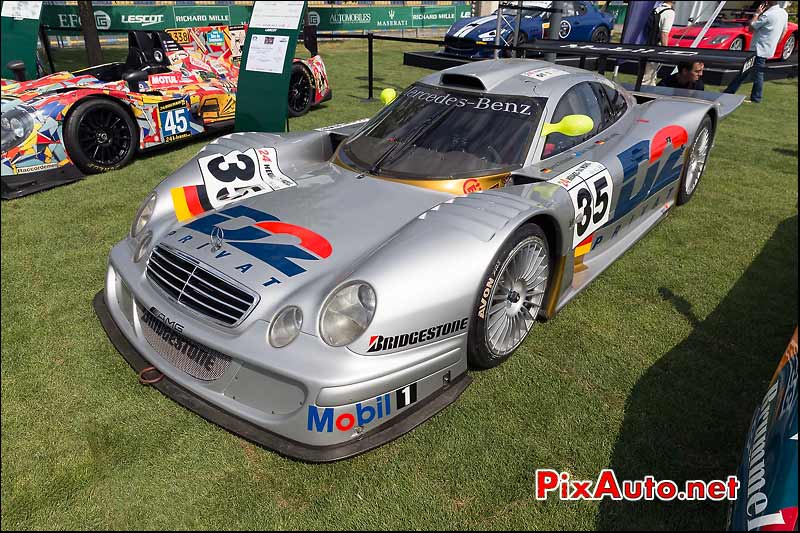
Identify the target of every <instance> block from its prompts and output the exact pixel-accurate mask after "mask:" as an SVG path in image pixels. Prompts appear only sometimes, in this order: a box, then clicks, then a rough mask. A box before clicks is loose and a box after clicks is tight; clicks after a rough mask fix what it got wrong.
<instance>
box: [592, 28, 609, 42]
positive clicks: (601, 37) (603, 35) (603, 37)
mask: <svg viewBox="0 0 800 533" xmlns="http://www.w3.org/2000/svg"><path fill="white" fill-rule="evenodd" d="M610 40H611V34H610V33H609V32H608V28H606V27H605V26H599V27H597V28H596V29H595V30H594V31H593V32H592V42H594V43H607V42H609V41H610Z"/></svg>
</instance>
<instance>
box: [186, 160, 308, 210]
mask: <svg viewBox="0 0 800 533" xmlns="http://www.w3.org/2000/svg"><path fill="white" fill-rule="evenodd" d="M197 162H198V164H199V165H200V175H201V176H202V177H203V182H204V184H205V187H206V195H207V196H208V201H209V202H210V203H211V205H212V206H213V207H214V209H219V208H220V207H222V206H223V205H225V204H227V203H229V202H232V201H233V200H239V199H241V198H244V197H245V196H254V195H257V194H264V193H267V192H271V191H274V190H277V189H283V188H285V187H292V186H294V185H296V183H295V182H294V181H292V180H291V179H290V178H289V177H288V176H286V175H284V174H283V173H282V172H281V171H280V169H279V168H278V157H277V153H276V150H275V149H274V148H259V149H258V150H256V149H255V148H250V149H249V150H246V151H244V152H241V151H239V150H234V151H232V152H228V153H227V154H224V155H223V154H214V155H208V156H205V157H201V158H199V159H198V160H197Z"/></svg>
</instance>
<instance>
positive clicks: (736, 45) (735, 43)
mask: <svg viewBox="0 0 800 533" xmlns="http://www.w3.org/2000/svg"><path fill="white" fill-rule="evenodd" d="M728 50H744V37H741V36H739V37H737V38H736V39H734V40H732V41H731V44H730V45H729V46H728Z"/></svg>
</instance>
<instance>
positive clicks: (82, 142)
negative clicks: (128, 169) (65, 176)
mask: <svg viewBox="0 0 800 533" xmlns="http://www.w3.org/2000/svg"><path fill="white" fill-rule="evenodd" d="M138 137H139V134H138V129H137V127H136V123H135V122H134V121H133V118H132V117H131V116H130V114H129V113H128V111H127V110H126V109H125V108H124V107H123V106H122V104H120V103H117V102H114V101H112V100H106V99H104V98H90V99H89V100H84V101H83V102H81V103H79V104H78V105H77V107H75V109H74V110H73V111H72V112H71V113H70V115H69V116H68V117H67V121H66V124H65V125H64V144H65V145H66V148H67V153H68V155H69V157H70V159H72V162H73V163H75V166H77V167H78V168H79V169H80V170H82V171H83V172H84V173H86V174H96V173H98V172H106V171H108V170H114V169H116V168H120V167H123V166H125V165H127V164H128V162H130V160H131V159H132V158H133V155H134V154H135V153H136V143H137V142H138Z"/></svg>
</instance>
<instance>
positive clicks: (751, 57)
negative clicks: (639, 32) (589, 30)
mask: <svg viewBox="0 0 800 533" xmlns="http://www.w3.org/2000/svg"><path fill="white" fill-rule="evenodd" d="M524 49H525V50H526V51H528V50H531V51H536V52H544V53H555V54H556V55H557V56H558V55H559V54H561V55H566V56H579V57H580V68H585V62H586V59H587V57H593V58H594V57H596V58H598V61H597V70H598V72H600V74H603V73H605V70H606V68H607V66H608V65H607V60H608V59H615V60H617V61H618V62H619V61H620V60H623V61H625V60H633V61H636V62H637V63H638V66H639V68H638V71H637V76H636V84H635V86H634V90H635V91H639V90H641V88H642V79H643V78H644V68H645V65H646V64H647V62H648V61H654V62H657V63H666V64H672V65H677V64H678V63H680V62H684V61H686V62H690V61H702V62H703V63H705V64H706V65H708V66H720V67H727V68H730V69H735V70H737V71H739V72H747V71H748V70H750V69H751V68H753V65H754V64H755V60H756V59H755V52H751V51H733V50H712V49H707V48H679V47H677V46H647V45H640V44H602V43H589V42H574V41H573V42H563V41H546V40H540V39H537V40H534V41H533V42H531V43H530V44H526V45H525V46H524Z"/></svg>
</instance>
